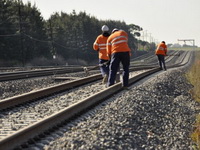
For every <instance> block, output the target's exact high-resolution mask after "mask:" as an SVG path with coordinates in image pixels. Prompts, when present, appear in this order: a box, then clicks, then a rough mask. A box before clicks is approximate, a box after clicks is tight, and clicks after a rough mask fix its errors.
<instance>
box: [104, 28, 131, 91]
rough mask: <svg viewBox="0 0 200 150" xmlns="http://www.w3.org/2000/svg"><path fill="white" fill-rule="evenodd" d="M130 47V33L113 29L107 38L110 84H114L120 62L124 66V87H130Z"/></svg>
mask: <svg viewBox="0 0 200 150" xmlns="http://www.w3.org/2000/svg"><path fill="white" fill-rule="evenodd" d="M130 52H131V50H130V48H129V46H128V34H127V33H126V32H125V31H124V30H119V29H117V28H115V29H113V31H112V34H111V35H110V36H109V38H108V40H107V53H108V55H109V57H110V71H109V77H108V86H111V85H113V84H114V82H115V79H116V74H117V71H118V69H119V65H120V62H121V63H122V66H123V74H122V79H123V83H122V84H123V87H124V89H128V80H129V66H130Z"/></svg>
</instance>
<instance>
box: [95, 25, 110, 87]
mask: <svg viewBox="0 0 200 150" xmlns="http://www.w3.org/2000/svg"><path fill="white" fill-rule="evenodd" d="M101 30H102V34H101V35H99V36H98V37H97V38H96V40H95V42H94V44H93V49H94V50H96V51H98V53H99V66H100V71H101V74H102V76H103V81H102V83H104V84H105V83H107V80H108V74H109V57H108V55H107V51H106V43H107V39H108V37H109V36H110V33H109V28H108V26H107V25H103V26H102V28H101Z"/></svg>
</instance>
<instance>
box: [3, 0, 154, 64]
mask: <svg viewBox="0 0 200 150" xmlns="http://www.w3.org/2000/svg"><path fill="white" fill-rule="evenodd" d="M104 24H106V25H108V26H109V28H110V29H113V28H116V27H117V28H119V29H123V30H125V31H126V32H127V33H128V34H129V46H130V48H131V49H132V51H136V50H137V48H138V44H140V45H143V46H147V47H148V49H149V50H150V49H151V44H152V43H148V42H145V41H141V40H137V38H136V37H139V36H140V31H142V28H141V27H140V26H138V25H135V24H128V25H127V24H126V23H125V22H123V21H116V20H99V19H97V18H96V17H94V16H90V15H88V14H86V12H79V13H77V12H76V11H75V10H73V11H72V13H70V14H67V13H65V12H60V13H58V12H56V13H54V14H52V15H51V16H50V18H49V19H47V20H45V19H44V18H43V17H42V15H41V13H40V11H39V10H38V8H37V7H36V6H35V5H32V4H31V2H28V3H26V4H24V3H23V2H22V1H21V0H1V1H0V54H1V55H0V66H13V65H14V66H20V65H23V66H24V65H27V64H31V63H32V64H35V65H47V64H48V65H51V63H54V62H55V61H57V63H68V64H79V65H80V64H88V63H91V62H94V61H96V60H97V59H98V56H97V53H96V52H95V51H94V50H93V48H92V46H93V43H94V40H95V39H96V37H97V36H98V35H99V34H101V27H102V25H104ZM47 62H48V63H47Z"/></svg>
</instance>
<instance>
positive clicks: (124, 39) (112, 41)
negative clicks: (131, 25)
mask: <svg viewBox="0 0 200 150" xmlns="http://www.w3.org/2000/svg"><path fill="white" fill-rule="evenodd" d="M130 51H131V50H130V48H129V46H128V34H127V33H126V32H125V31H123V30H119V31H115V32H114V33H113V34H111V35H110V36H109V38H108V40H107V53H108V55H111V54H113V53H117V52H130Z"/></svg>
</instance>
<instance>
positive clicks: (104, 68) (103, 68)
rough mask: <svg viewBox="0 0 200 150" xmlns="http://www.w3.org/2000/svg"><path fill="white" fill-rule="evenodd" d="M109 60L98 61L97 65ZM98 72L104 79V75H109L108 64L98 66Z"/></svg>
mask: <svg viewBox="0 0 200 150" xmlns="http://www.w3.org/2000/svg"><path fill="white" fill-rule="evenodd" d="M107 61H109V60H105V59H99V64H103V63H105V62H107ZM100 71H101V74H102V76H103V77H104V76H105V75H108V74H109V63H108V64H106V65H103V66H100Z"/></svg>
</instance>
